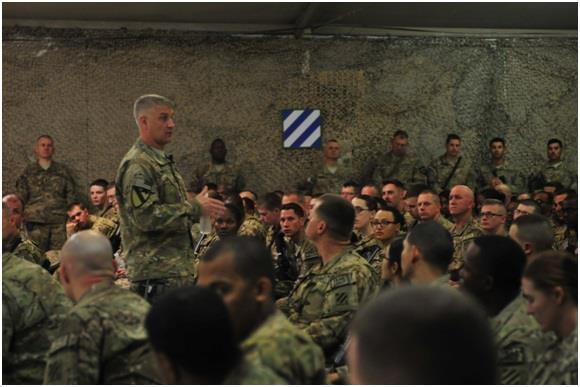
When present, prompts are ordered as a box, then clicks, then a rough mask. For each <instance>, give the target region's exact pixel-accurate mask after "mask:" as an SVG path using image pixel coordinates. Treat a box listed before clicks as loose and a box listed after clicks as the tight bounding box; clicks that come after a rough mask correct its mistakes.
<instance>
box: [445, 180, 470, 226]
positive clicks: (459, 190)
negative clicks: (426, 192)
mask: <svg viewBox="0 0 580 387" xmlns="http://www.w3.org/2000/svg"><path fill="white" fill-rule="evenodd" d="M474 199H475V196H474V195H473V191H472V190H471V188H469V187H468V186H466V185H456V186H454V187H453V188H451V192H450V193H449V213H450V214H451V215H452V216H453V217H454V218H457V217H462V216H464V215H466V214H471V211H472V210H473V206H474Z"/></svg>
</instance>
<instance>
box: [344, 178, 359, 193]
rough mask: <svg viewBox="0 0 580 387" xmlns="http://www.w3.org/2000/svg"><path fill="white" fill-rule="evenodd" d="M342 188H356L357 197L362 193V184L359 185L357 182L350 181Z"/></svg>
mask: <svg viewBox="0 0 580 387" xmlns="http://www.w3.org/2000/svg"><path fill="white" fill-rule="evenodd" d="M342 187H343V188H346V187H353V188H354V193H355V195H358V194H359V193H360V184H359V183H357V182H356V181H354V180H349V181H346V182H345V183H344V184H343V185H342Z"/></svg>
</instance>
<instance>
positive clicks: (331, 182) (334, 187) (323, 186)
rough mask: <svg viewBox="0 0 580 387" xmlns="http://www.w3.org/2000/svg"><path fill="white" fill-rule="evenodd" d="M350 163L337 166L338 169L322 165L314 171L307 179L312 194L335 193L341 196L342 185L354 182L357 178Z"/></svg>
mask: <svg viewBox="0 0 580 387" xmlns="http://www.w3.org/2000/svg"><path fill="white" fill-rule="evenodd" d="M354 175H355V173H354V171H353V169H352V166H351V165H350V163H346V164H341V163H339V164H337V165H336V168H329V167H328V166H327V165H322V166H321V167H319V168H318V169H317V170H315V171H313V173H312V176H310V177H309V178H308V179H307V183H308V185H309V186H310V188H311V192H312V193H333V194H339V193H340V190H341V188H342V185H343V184H344V183H345V182H347V181H349V180H352V179H353V178H354V177H355V176H354Z"/></svg>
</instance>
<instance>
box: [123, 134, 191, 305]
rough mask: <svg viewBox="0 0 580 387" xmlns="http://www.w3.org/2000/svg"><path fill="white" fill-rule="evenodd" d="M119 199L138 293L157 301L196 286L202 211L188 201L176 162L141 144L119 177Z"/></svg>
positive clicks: (125, 245)
mask: <svg viewBox="0 0 580 387" xmlns="http://www.w3.org/2000/svg"><path fill="white" fill-rule="evenodd" d="M116 186H117V189H116V195H117V202H118V203H119V216H120V220H121V239H122V242H123V252H124V257H125V261H126V263H127V275H128V277H129V280H130V281H131V282H132V284H133V286H134V287H133V289H134V290H136V291H138V292H140V294H144V289H145V290H146V294H145V296H146V297H147V298H154V297H155V296H158V295H160V294H161V293H162V292H163V291H165V290H166V289H169V288H172V287H178V286H183V285H188V284H191V283H193V280H194V278H195V267H194V264H193V243H192V240H191V235H190V229H191V224H192V220H196V218H198V217H199V213H200V206H199V204H198V203H197V202H195V203H194V204H192V203H190V202H188V201H187V195H186V192H185V185H184V183H183V179H182V178H181V175H180V174H179V172H178V171H177V168H176V166H175V164H174V163H173V161H172V159H171V158H170V157H168V156H167V155H166V154H165V153H164V152H163V151H161V150H159V149H155V148H153V147H150V146H148V145H146V144H144V143H143V142H142V141H141V140H140V139H139V140H137V141H136V143H135V144H134V145H133V147H132V148H131V149H130V150H129V152H127V154H126V155H125V157H124V158H123V160H122V161H121V164H120V166H119V170H118V172H117V179H116Z"/></svg>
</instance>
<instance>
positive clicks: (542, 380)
mask: <svg viewBox="0 0 580 387" xmlns="http://www.w3.org/2000/svg"><path fill="white" fill-rule="evenodd" d="M528 375H529V378H528V380H527V381H526V384H552V385H554V384H556V385H572V386H577V385H578V328H576V329H574V331H573V332H572V333H571V334H570V336H568V337H566V338H564V339H563V340H552V342H551V343H550V344H549V345H547V346H546V347H544V348H543V350H542V351H541V352H540V354H539V355H538V357H537V358H536V359H535V361H534V362H533V363H532V366H531V367H530V369H529V373H528Z"/></svg>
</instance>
